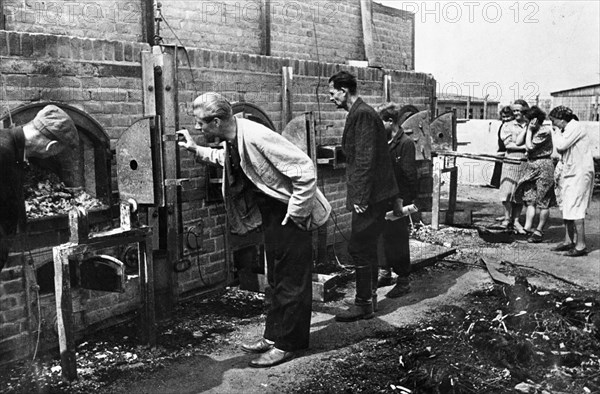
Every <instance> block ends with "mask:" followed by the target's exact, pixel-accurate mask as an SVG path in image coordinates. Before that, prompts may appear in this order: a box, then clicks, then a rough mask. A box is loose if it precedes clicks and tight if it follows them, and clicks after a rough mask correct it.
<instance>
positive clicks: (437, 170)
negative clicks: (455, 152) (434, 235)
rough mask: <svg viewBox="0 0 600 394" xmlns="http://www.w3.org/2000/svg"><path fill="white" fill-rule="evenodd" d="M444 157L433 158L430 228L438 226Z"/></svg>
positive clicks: (436, 228)
mask: <svg viewBox="0 0 600 394" xmlns="http://www.w3.org/2000/svg"><path fill="white" fill-rule="evenodd" d="M443 166H444V157H443V156H440V155H436V156H435V157H434V158H433V193H432V195H431V228H432V229H434V230H438V229H439V228H440V187H441V184H442V168H443Z"/></svg>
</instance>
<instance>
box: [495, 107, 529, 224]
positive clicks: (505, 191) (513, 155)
mask: <svg viewBox="0 0 600 394" xmlns="http://www.w3.org/2000/svg"><path fill="white" fill-rule="evenodd" d="M528 108H529V105H528V104H527V102H526V101H525V100H516V101H515V102H514V103H513V104H512V105H511V109H512V111H513V115H514V116H515V119H514V120H512V121H510V122H507V123H506V124H505V125H504V127H502V129H501V131H500V138H501V139H502V142H503V143H504V146H505V147H506V157H507V158H510V159H517V160H524V159H525V144H524V143H523V142H521V141H523V136H524V135H525V132H526V131H527V120H526V119H525V117H524V116H523V110H524V109H528ZM518 142H520V143H518ZM523 167H524V161H523V164H509V163H503V164H502V176H501V178H500V190H499V193H500V201H501V202H502V205H503V206H504V220H503V221H502V227H504V228H507V229H513V230H514V231H515V232H517V233H518V234H526V232H525V230H524V229H523V226H521V224H520V223H519V216H520V215H521V209H522V208H523V205H521V204H519V203H517V202H516V201H515V199H514V197H515V196H514V193H515V187H516V186H517V182H518V181H519V179H521V173H522V171H523Z"/></svg>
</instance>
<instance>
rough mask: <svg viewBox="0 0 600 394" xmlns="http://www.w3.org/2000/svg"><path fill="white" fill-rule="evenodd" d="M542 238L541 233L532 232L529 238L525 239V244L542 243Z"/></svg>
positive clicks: (537, 231)
mask: <svg viewBox="0 0 600 394" xmlns="http://www.w3.org/2000/svg"><path fill="white" fill-rule="evenodd" d="M543 238H544V233H543V232H542V231H540V230H534V231H533V233H531V236H530V237H529V238H527V242H529V243H530V244H539V243H540V242H542V239H543Z"/></svg>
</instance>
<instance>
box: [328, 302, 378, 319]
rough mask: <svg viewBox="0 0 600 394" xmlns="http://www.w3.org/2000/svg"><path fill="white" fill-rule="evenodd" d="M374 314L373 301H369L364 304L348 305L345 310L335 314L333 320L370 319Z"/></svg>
mask: <svg viewBox="0 0 600 394" xmlns="http://www.w3.org/2000/svg"><path fill="white" fill-rule="evenodd" d="M373 316H375V314H374V313H373V302H372V301H371V302H369V303H368V304H366V305H350V307H349V308H348V309H346V310H345V311H341V312H340V313H338V314H336V315H335V320H336V321H339V322H351V321H357V320H361V319H365V320H367V319H371V318H372V317H373Z"/></svg>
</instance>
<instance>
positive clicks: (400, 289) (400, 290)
mask: <svg viewBox="0 0 600 394" xmlns="http://www.w3.org/2000/svg"><path fill="white" fill-rule="evenodd" d="M408 293H410V285H406V284H403V283H396V286H394V287H393V288H392V290H390V291H388V293H387V294H386V295H385V296H386V297H387V298H398V297H402V296H403V295H406V294H408Z"/></svg>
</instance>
